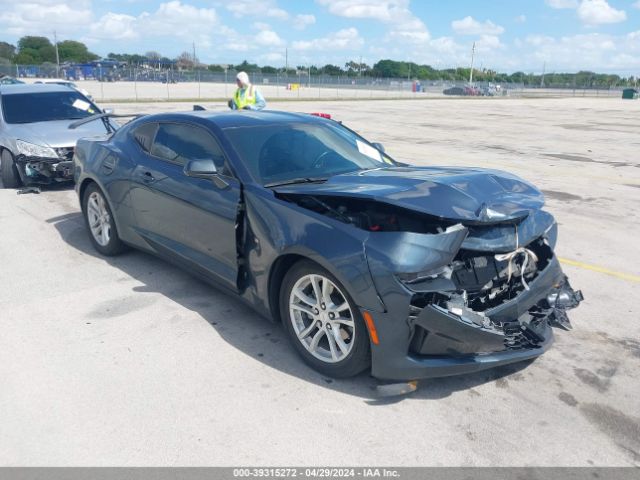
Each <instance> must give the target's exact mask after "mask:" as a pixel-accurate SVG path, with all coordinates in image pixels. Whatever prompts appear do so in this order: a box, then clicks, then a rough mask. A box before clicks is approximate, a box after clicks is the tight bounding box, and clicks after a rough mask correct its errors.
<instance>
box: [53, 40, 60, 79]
mask: <svg viewBox="0 0 640 480" xmlns="http://www.w3.org/2000/svg"><path fill="white" fill-rule="evenodd" d="M53 43H54V44H55V47H56V77H60V54H59V53H58V35H57V34H56V31H55V30H54V31H53Z"/></svg>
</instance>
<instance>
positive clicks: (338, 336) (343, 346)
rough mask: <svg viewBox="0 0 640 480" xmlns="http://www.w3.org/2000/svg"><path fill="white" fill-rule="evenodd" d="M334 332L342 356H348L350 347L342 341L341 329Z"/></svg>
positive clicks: (335, 329)
mask: <svg viewBox="0 0 640 480" xmlns="http://www.w3.org/2000/svg"><path fill="white" fill-rule="evenodd" d="M332 332H333V339H334V340H335V342H336V344H337V345H338V348H339V349H340V351H341V352H342V354H343V355H346V354H347V353H349V346H348V345H347V344H346V343H344V340H343V339H342V335H341V334H340V329H339V328H334V329H333V330H332Z"/></svg>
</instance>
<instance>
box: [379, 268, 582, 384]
mask: <svg viewBox="0 0 640 480" xmlns="http://www.w3.org/2000/svg"><path fill="white" fill-rule="evenodd" d="M561 291H570V292H573V290H571V287H570V286H569V284H568V282H567V281H566V277H565V276H564V274H563V272H562V269H561V268H560V264H559V263H558V260H557V259H556V258H555V257H554V258H553V259H552V260H551V261H550V262H549V264H548V265H547V266H546V268H544V270H542V271H540V273H539V275H538V276H537V277H536V279H535V280H534V281H533V282H532V283H531V284H530V289H529V290H527V291H524V292H521V293H520V294H519V295H518V296H516V297H515V298H514V299H512V300H510V301H507V302H505V303H503V304H501V305H499V306H497V307H494V308H492V309H490V310H487V311H485V312H484V315H485V316H486V317H487V318H488V319H490V320H491V325H485V326H483V325H481V324H478V323H474V322H471V321H469V319H467V318H463V316H460V315H457V314H455V313H453V312H452V311H447V310H446V309H443V308H441V307H438V306H435V305H426V306H424V308H422V309H415V308H414V307H412V306H411V305H410V300H409V301H405V300H402V299H401V297H400V296H399V295H395V296H394V297H392V298H385V299H384V300H385V303H386V304H387V307H388V309H387V312H385V313H378V312H369V314H370V315H371V316H372V317H373V320H374V323H375V327H376V330H377V333H378V337H379V339H380V341H379V344H377V345H375V344H372V345H371V350H372V375H373V376H374V377H376V378H379V379H383V380H418V379H423V378H430V377H444V376H450V375H458V374H464V373H472V372H477V371H480V370H485V369H488V368H493V367H497V366H501V365H507V364H510V363H515V362H520V361H523V360H529V359H532V358H535V357H537V356H539V355H541V354H542V353H544V352H545V351H546V350H547V349H548V348H549V346H550V345H551V344H552V343H553V332H552V329H551V323H556V320H557V318H561V317H562V316H563V313H564V312H563V311H562V309H561V308H555V307H554V306H548V305H547V307H548V308H546V310H544V313H541V310H540V305H541V304H545V302H546V301H547V299H548V298H549V295H551V294H553V293H558V292H561ZM576 297H577V298H578V301H579V300H580V299H581V296H580V294H579V292H578V293H577V294H576ZM408 298H410V295H408ZM533 311H535V312H536V316H535V317H532V313H531V312H533ZM407 312H408V313H407ZM403 317H404V318H403ZM498 323H499V324H502V325H505V328H503V329H502V328H495V327H494V325H495V324H498Z"/></svg>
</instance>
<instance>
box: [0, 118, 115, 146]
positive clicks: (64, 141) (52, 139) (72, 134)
mask: <svg viewBox="0 0 640 480" xmlns="http://www.w3.org/2000/svg"><path fill="white" fill-rule="evenodd" d="M74 121H75V120H55V121H51V122H35V123H15V124H10V125H7V135H9V136H11V137H13V138H16V139H19V140H23V141H25V142H29V143H34V144H36V145H43V146H49V147H53V148H58V147H69V146H75V144H76V142H77V141H78V139H79V138H82V137H95V136H96V135H104V134H105V133H106V129H105V128H104V124H103V123H102V121H100V120H94V121H93V122H90V123H85V124H84V125H81V126H79V127H78V128H75V129H73V130H72V129H70V128H69V125H70V124H71V123H73V122H74Z"/></svg>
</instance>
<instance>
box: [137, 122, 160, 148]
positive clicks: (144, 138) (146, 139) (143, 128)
mask: <svg viewBox="0 0 640 480" xmlns="http://www.w3.org/2000/svg"><path fill="white" fill-rule="evenodd" d="M157 129H158V124H157V123H145V124H142V125H140V126H139V127H138V128H136V129H135V130H134V131H133V138H135V139H136V142H138V145H140V148H142V149H143V150H144V151H145V152H149V151H150V150H151V142H153V137H154V135H155V134H156V130H157Z"/></svg>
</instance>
